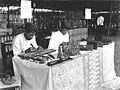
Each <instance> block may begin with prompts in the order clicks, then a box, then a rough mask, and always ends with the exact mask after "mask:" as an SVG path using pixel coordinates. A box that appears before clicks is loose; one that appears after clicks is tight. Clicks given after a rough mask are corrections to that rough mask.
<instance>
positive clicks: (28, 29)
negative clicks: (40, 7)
mask: <svg viewBox="0 0 120 90" xmlns="http://www.w3.org/2000/svg"><path fill="white" fill-rule="evenodd" d="M36 30H37V27H36V26H35V25H34V24H32V23H26V24H25V34H24V35H25V38H26V39H27V40H31V39H32V38H33V36H34V35H35V34H36Z"/></svg>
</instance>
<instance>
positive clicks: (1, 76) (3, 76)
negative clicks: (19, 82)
mask: <svg viewBox="0 0 120 90" xmlns="http://www.w3.org/2000/svg"><path fill="white" fill-rule="evenodd" d="M0 80H1V81H2V83H3V84H5V85H11V84H13V83H15V81H16V80H15V79H14V78H13V77H12V73H11V72H10V71H7V72H5V73H0Z"/></svg>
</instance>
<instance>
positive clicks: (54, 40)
mask: <svg viewBox="0 0 120 90" xmlns="http://www.w3.org/2000/svg"><path fill="white" fill-rule="evenodd" d="M68 41H69V34H68V33H66V34H65V35H63V34H62V33H61V32H60V31H57V32H53V33H52V35H51V38H50V42H49V46H48V48H49V49H56V50H57V49H58V48H59V45H60V44H61V43H63V42H68Z"/></svg>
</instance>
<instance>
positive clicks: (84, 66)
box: [51, 50, 102, 90]
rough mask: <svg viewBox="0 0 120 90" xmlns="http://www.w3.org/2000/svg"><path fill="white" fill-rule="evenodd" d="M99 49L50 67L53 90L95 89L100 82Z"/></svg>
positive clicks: (100, 61)
mask: <svg viewBox="0 0 120 90" xmlns="http://www.w3.org/2000/svg"><path fill="white" fill-rule="evenodd" d="M101 54H102V53H101V51H100V50H96V51H91V52H88V53H86V54H84V55H82V56H78V57H76V58H75V60H73V61H70V62H67V63H63V64H59V65H55V66H53V67H51V70H52V76H53V83H54V90H97V88H98V87H99V86H100V84H101V83H102V78H101V75H102V58H101Z"/></svg>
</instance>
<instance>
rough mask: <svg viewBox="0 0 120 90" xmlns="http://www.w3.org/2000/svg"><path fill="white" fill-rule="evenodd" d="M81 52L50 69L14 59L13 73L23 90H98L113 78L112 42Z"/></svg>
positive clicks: (15, 57)
mask: <svg viewBox="0 0 120 90" xmlns="http://www.w3.org/2000/svg"><path fill="white" fill-rule="evenodd" d="M81 53H82V54H81V55H78V56H76V57H74V58H73V59H72V60H68V61H65V62H62V63H60V64H56V65H53V66H47V64H38V63H35V62H30V61H27V60H25V59H21V58H20V57H18V56H14V57H13V66H14V72H15V75H16V76H19V77H20V78H21V82H22V83H21V88H22V90H28V89H29V90H100V88H101V86H103V85H104V83H107V82H108V81H112V80H114V79H115V78H116V74H115V70H114V58H113V57H114V42H112V43H110V44H109V45H105V46H103V47H100V48H98V49H97V50H93V51H81ZM116 85H118V84H116ZM101 90H102V89H101ZM103 90H104V89H103Z"/></svg>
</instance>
